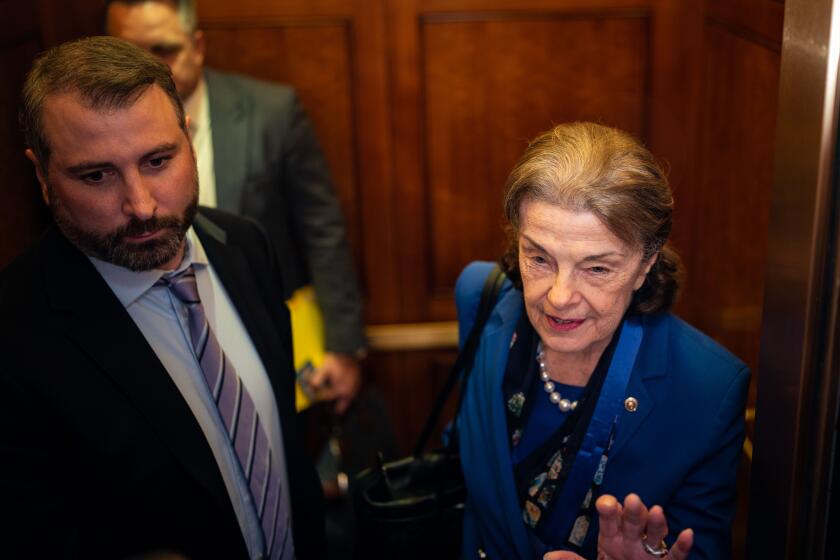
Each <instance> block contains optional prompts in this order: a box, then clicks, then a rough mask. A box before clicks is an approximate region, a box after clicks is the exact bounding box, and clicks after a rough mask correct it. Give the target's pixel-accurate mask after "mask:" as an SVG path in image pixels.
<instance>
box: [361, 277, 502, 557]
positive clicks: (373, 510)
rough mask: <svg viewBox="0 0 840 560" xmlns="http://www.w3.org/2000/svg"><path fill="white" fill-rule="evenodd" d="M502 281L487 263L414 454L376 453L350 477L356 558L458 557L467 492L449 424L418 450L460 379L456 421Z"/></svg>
mask: <svg viewBox="0 0 840 560" xmlns="http://www.w3.org/2000/svg"><path fill="white" fill-rule="evenodd" d="M504 280H505V275H504V273H503V272H502V271H501V270H500V269H499V267H498V266H495V267H493V270H492V271H491V272H490V274H489V275H488V276H487V280H486V281H485V282H484V289H483V291H482V294H481V302H480V304H479V308H478V312H477V313H476V319H475V323H474V324H473V327H472V330H471V331H470V334H469V336H468V337H467V341H466V343H465V344H464V348H463V349H462V350H461V352H460V353H459V355H458V359H457V360H456V361H455V364H454V365H453V367H452V370H451V371H450V373H449V377H448V378H447V381H446V384H445V385H444V387H443V389H442V390H441V392H440V394H439V395H438V397H437V400H436V401H435V404H434V406H433V407H432V411H431V413H430V414H429V417H428V419H427V420H426V425H425V426H424V428H423V431H422V433H421V434H420V437H419V438H418V440H417V444H416V445H415V446H414V453H413V454H412V455H410V456H409V457H405V458H403V459H400V460H397V461H392V462H388V463H386V462H384V461H383V460H382V455H381V454H380V455H379V462H378V464H377V465H376V466H375V467H373V468H370V469H366V470H364V471H362V472H361V473H359V475H358V477H357V478H356V483H355V491H354V496H353V504H354V509H355V512H356V523H357V526H356V529H357V540H356V542H357V557H358V558H400V559H403V558H424V559H425V558H429V557H430V555H431V557H432V558H435V559H448V558H458V557H460V555H461V531H462V528H463V521H464V501H465V499H466V494H467V492H466V488H465V486H464V476H463V474H462V472H461V463H460V460H459V455H458V443H457V441H456V440H457V437H456V434H457V431H456V430H455V427H454V425H453V428H452V430H451V436H450V438H449V443H448V445H447V446H446V448H444V449H441V450H437V451H429V452H424V449H425V448H426V444H427V443H428V440H429V438H430V437H431V435H432V432H433V431H434V429H435V426H437V422H438V419H439V417H440V414H441V412H442V411H443V407H444V405H445V404H446V402H447V401H448V400H449V396H450V394H451V393H452V391H453V389H454V388H455V386H456V385H457V384H458V380H459V378H461V391H460V396H459V399H458V406H457V408H456V410H455V420H453V424H454V422H455V421H457V418H458V412H460V410H461V405H462V403H463V401H464V395H465V394H466V383H467V378H468V376H469V373H470V369H471V368H472V362H473V358H474V357H475V352H476V349H477V348H478V342H479V339H480V338H481V331H482V330H483V328H484V324H485V323H486V322H487V318H488V317H489V316H490V312H491V311H492V309H493V307H494V305H495V300H496V297H497V295H498V293H499V290H501V287H502V284H504ZM462 372H463V377H462V376H461V373H462Z"/></svg>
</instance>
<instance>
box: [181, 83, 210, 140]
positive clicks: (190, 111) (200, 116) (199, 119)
mask: <svg viewBox="0 0 840 560" xmlns="http://www.w3.org/2000/svg"><path fill="white" fill-rule="evenodd" d="M209 107H210V104H209V102H208V99H207V84H206V83H205V82H204V76H203V75H202V76H201V77H200V78H199V79H198V84H197V85H196V86H195V91H193V92H192V94H191V95H190V96H189V97H188V98H187V99H186V100H184V113H186V114H187V115H189V116H190V133H191V134H193V135H195V134H197V133H198V132H199V131H203V130H204V129H206V128H209V126H210V109H209Z"/></svg>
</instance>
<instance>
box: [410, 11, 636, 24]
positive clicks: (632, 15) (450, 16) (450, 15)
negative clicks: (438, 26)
mask: <svg viewBox="0 0 840 560" xmlns="http://www.w3.org/2000/svg"><path fill="white" fill-rule="evenodd" d="M604 16H608V17H609V19H643V18H649V17H650V10H649V9H647V8H604V9H591V8H581V7H580V6H570V7H569V8H568V9H566V10H563V9H552V10H545V9H541V10H524V9H507V10H479V11H457V12H423V13H420V14H418V16H417V19H418V20H419V22H420V24H421V25H420V28H421V29H422V24H424V23H426V22H430V23H460V22H471V21H511V20H516V21H523V20H531V19H534V20H541V21H542V20H546V19H591V18H593V17H604Z"/></svg>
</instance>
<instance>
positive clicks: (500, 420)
mask: <svg viewBox="0 0 840 560" xmlns="http://www.w3.org/2000/svg"><path fill="white" fill-rule="evenodd" d="M492 266H493V265H492V263H486V262H475V263H472V264H470V265H469V266H467V268H466V269H464V271H463V272H462V273H461V276H460V277H459V278H458V282H457V285H456V288H455V300H456V304H457V307H458V319H459V330H460V339H461V344H463V342H464V340H465V338H466V336H467V334H468V333H469V331H470V328H471V327H472V324H473V321H474V319H475V314H476V311H477V309H478V304H479V301H480V299H481V291H482V287H483V285H484V280H485V279H486V277H487V275H488V274H489V272H490V269H491V268H492ZM523 310H524V307H523V300H522V292H521V291H519V290H516V289H514V288H513V286H512V284H511V283H510V282H509V281H508V282H507V283H506V285H505V286H504V288H503V289H502V292H501V293H500V295H499V299H498V301H497V304H496V306H495V309H494V310H493V312H492V313H491V315H490V318H489V319H488V322H487V324H486V326H485V328H484V332H483V334H482V337H481V343H480V345H479V348H478V351H477V353H476V357H475V363H474V367H473V370H472V374H471V376H470V378H469V382H468V387H467V394H466V397H465V399H464V404H463V406H462V409H461V412H460V416H459V419H458V424H457V426H458V433H459V442H460V451H461V463H462V468H463V471H464V478H465V479H466V485H467V491H468V496H467V504H466V511H465V519H464V545H463V555H464V558H478V557H479V554H480V553H479V549H480V550H482V551H484V552H485V553H486V555H487V558H491V559H495V558H505V559H510V558H542V555H543V554H544V553H545V552H546V550H542V549H538V548H537V545H535V544H534V543H533V542H532V541H531V539H530V537H529V534H528V532H527V531H526V527H525V524H524V523H523V521H522V510H521V507H520V505H519V503H518V499H517V496H516V491H515V488H514V481H513V474H512V473H513V464H512V461H511V452H510V446H509V443H508V439H507V428H506V418H505V408H504V403H503V398H502V378H503V376H504V373H505V367H506V364H507V353H508V347H509V344H510V340H511V337H512V335H513V332H514V330H515V328H516V324H517V321H518V320H519V317H520V315H521V313H522V312H523ZM642 325H643V329H644V334H643V339H642V344H641V347H640V349H639V353H638V356H637V358H636V363H635V365H634V367H633V370H632V373H631V376H630V381H629V383H628V386H627V393H626V394H627V396H628V397H630V396H632V397H635V398H636V399H637V401H638V408H637V409H636V411H635V412H628V411H627V410H623V411H622V415H621V416H620V417H619V420H618V423H617V425H616V432H615V437H616V439H615V442H614V444H613V447H612V450H611V451H610V457H609V462H608V463H607V469H606V473H605V476H604V482H603V485H602V486H601V490H602V492H603V493H605V494H612V495H614V496H616V498H618V499H619V500H623V499H624V497H625V496H626V495H627V494H629V493H631V492H635V493H636V494H638V495H639V496H640V497H641V498H642V500H643V501H644V502H645V504H646V505H648V507H650V506H653V505H655V504H659V505H661V506H662V507H663V508H664V509H665V514H666V516H667V519H668V527H669V529H670V535H669V539H666V540H667V541H668V542H669V544H671V543H672V542H673V539H674V538H675V537H676V535H677V534H679V532H680V531H681V530H683V529H685V528H692V529H693V530H694V548H693V550H692V554H691V558H709V559H715V560H719V559H722V558H728V557H729V556H730V546H731V545H730V525H731V523H732V518H733V515H734V512H735V480H736V474H737V469H738V463H739V459H740V454H741V447H742V444H743V441H744V404H745V401H746V396H747V386H748V383H749V370H748V369H747V367H746V366H745V365H744V364H743V362H741V361H740V360H738V359H737V358H736V357H735V356H733V355H732V354H730V353H729V352H728V351H726V350H725V349H724V348H723V347H721V346H720V345H719V344H717V343H716V342H714V341H713V340H712V339H710V338H709V337H707V336H706V335H704V334H702V333H701V332H699V331H698V330H696V329H695V328H693V327H691V326H690V325H688V324H687V323H685V322H683V321H682V320H680V319H678V318H677V317H675V316H673V315H671V314H668V313H663V314H657V315H649V316H644V317H643V318H642ZM597 535H598V524H597V518H596V519H595V520H594V523H593V525H592V527H591V528H590V530H589V534H588V536H587V539H586V542H585V543H584V554H585V556H586V557H588V558H590V557H591V558H594V557H595V554H596V545H597Z"/></svg>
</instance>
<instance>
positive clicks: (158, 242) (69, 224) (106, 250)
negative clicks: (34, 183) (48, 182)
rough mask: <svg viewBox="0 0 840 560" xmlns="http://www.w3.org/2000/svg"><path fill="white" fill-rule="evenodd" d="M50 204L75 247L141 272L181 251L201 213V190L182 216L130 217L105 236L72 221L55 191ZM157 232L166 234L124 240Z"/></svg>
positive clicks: (51, 195) (55, 216) (64, 232)
mask: <svg viewBox="0 0 840 560" xmlns="http://www.w3.org/2000/svg"><path fill="white" fill-rule="evenodd" d="M50 190H51V191H52V189H50ZM50 201H51V204H50V210H51V212H52V217H53V220H54V221H55V223H56V225H57V226H58V228H59V229H60V230H61V232H62V233H63V234H64V236H65V237H66V238H67V239H68V240H69V241H70V243H72V244H73V245H75V246H76V248H78V249H79V250H80V251H82V252H83V253H85V254H87V255H90V256H92V257H96V258H98V259H101V260H103V261H106V262H109V263H113V264H115V265H118V266H122V267H125V268H128V269H130V270H133V271H135V272H139V271H143V270H151V269H153V268H158V267H160V266H162V265H164V264H166V263H167V262H169V261H170V260H172V258H174V257H175V255H177V254H178V251H180V250H181V247H182V245H183V242H184V236H185V235H186V233H187V230H188V229H189V228H190V226H191V225H192V222H193V219H194V218H195V214H196V211H197V210H198V190H197V189H196V195H195V196H194V197H193V199H192V200H191V201H190V203H189V205H188V206H187V208H186V209H185V210H184V213H183V214H182V215H181V216H161V217H157V216H153V217H152V218H150V219H148V220H138V219H137V218H131V220H129V222H128V223H127V224H125V225H124V226H121V227H119V228H117V229H116V230H114V231H112V232H111V233H107V234H104V235H100V234H97V233H93V232H91V231H88V230H85V229H84V228H82V227H81V226H79V225H78V224H77V223H75V222H73V221H72V220H71V219H70V218H69V217H68V216H67V214H66V213H65V212H64V210H63V208H62V206H61V202H60V201H59V199H58V198H57V197H56V196H55V192H51V193H50ZM158 230H165V231H163V232H162V234H161V235H159V236H158V237H155V238H154V239H149V240H148V241H142V242H135V243H132V242H127V241H126V240H125V238H126V237H128V236H137V235H142V234H144V233H150V232H154V231H158Z"/></svg>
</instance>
